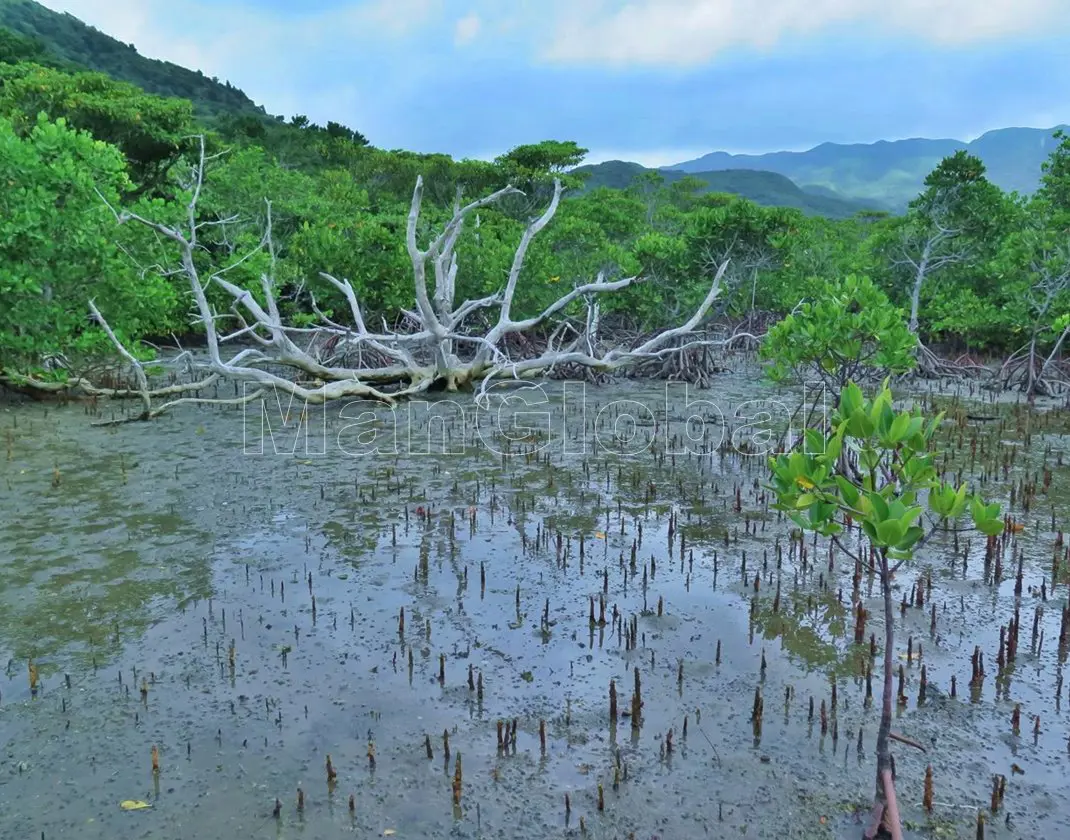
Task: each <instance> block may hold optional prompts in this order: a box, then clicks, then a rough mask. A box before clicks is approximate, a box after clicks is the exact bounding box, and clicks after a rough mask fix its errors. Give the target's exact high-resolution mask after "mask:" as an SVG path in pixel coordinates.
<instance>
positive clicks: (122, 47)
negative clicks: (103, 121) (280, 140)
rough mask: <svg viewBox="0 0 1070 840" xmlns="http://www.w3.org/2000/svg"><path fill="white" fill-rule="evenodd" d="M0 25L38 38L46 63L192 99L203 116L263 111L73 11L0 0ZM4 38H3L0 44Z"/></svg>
mask: <svg viewBox="0 0 1070 840" xmlns="http://www.w3.org/2000/svg"><path fill="white" fill-rule="evenodd" d="M0 26H2V27H5V28H7V29H9V30H11V31H12V32H15V33H17V34H19V35H22V36H25V37H27V38H30V39H32V40H34V41H36V42H38V43H39V44H40V45H41V46H42V47H43V49H44V56H45V57H46V58H48V59H51V61H49V62H48V63H51V64H55V65H59V66H66V65H75V66H76V67H77V68H78V69H88V70H95V71H97V72H100V73H106V74H107V75H108V76H111V77H112V78H113V79H118V80H120V81H124V82H130V83H132V84H135V85H137V86H138V87H140V88H142V89H143V90H146V91H148V92H149V93H155V94H157V95H159V96H177V97H181V98H183V99H188V100H190V101H191V102H192V103H193V107H194V111H195V113H196V114H197V115H198V116H200V117H202V118H209V119H211V118H215V117H220V116H242V115H264V109H263V108H262V107H260V106H258V105H257V104H256V103H255V102H253V100H251V99H250V98H249V97H248V96H246V95H245V94H244V93H243V92H242V91H240V90H239V89H238V88H236V87H234V86H233V85H231V84H230V83H229V82H221V81H219V80H218V79H213V78H210V77H208V76H205V75H204V74H203V73H202V72H200V71H199V70H189V69H187V68H185V67H180V66H179V65H177V64H172V63H171V62H169V61H157V60H156V59H153V58H146V57H145V56H143V55H140V54H139V53H138V51H137V49H135V48H134V45H133V44H124V43H122V42H121V41H117V40H116V39H115V38H112V37H111V36H110V35H105V34H104V33H103V32H100V31H99V30H97V29H95V28H94V27H92V26H89V25H88V24H85V23H83V22H82V21H80V20H78V18H76V17H74V16H73V15H69V14H66V13H63V14H61V13H59V12H54V11H52V10H51V9H48V8H45V7H44V6H42V5H41V4H40V3H35V2H33V0H0ZM5 43H6V42H4V41H0V45H3V44H5ZM0 58H2V56H0ZM35 60H38V61H39V60H40V59H39V58H35Z"/></svg>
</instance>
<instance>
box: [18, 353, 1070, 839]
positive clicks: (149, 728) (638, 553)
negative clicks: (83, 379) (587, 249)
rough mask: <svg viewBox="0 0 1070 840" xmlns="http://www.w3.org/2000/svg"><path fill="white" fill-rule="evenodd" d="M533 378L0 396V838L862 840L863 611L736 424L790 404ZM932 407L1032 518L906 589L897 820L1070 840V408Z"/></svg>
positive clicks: (1021, 516) (741, 389)
mask: <svg viewBox="0 0 1070 840" xmlns="http://www.w3.org/2000/svg"><path fill="white" fill-rule="evenodd" d="M540 387H541V389H542V390H541V391H525V392H519V394H513V396H512V397H511V399H510V400H508V401H506V403H505V407H504V409H503V410H502V413H501V414H500V415H499V413H498V410H497V406H498V403H493V404H492V408H493V410H489V411H487V410H484V411H479V410H477V407H476V405H475V404H474V403H473V402H472V400H471V398H470V397H464V398H457V400H456V401H455V402H453V401H446V400H438V401H434V402H432V403H430V404H429V405H427V406H423V405H417V406H413V407H403V408H401V409H399V410H398V411H397V412H395V413H393V414H391V413H390V412H388V411H387V410H385V409H382V408H372V407H370V406H348V407H346V408H345V409H344V410H341V411H340V410H339V409H338V408H337V407H332V408H329V410H328V411H327V412H326V413H322V411H321V410H316V409H312V410H310V411H307V412H305V413H302V412H301V411H300V410H299V408H298V407H293V406H286V405H285V404H283V405H281V406H280V405H278V404H272V403H269V404H267V405H266V406H265V407H263V408H264V410H265V411H266V414H263V413H261V408H262V407H261V406H258V405H256V404H253V405H251V406H247V407H246V408H245V409H240V408H225V409H223V408H216V407H212V408H209V407H186V408H183V409H181V410H178V411H176V412H175V413H174V414H172V415H169V416H165V417H163V418H160V419H159V420H158V421H155V422H152V423H135V424H130V425H125V426H118V427H99V426H94V425H92V424H93V422H94V421H97V420H101V419H107V418H108V417H110V416H113V414H115V415H117V414H119V413H120V412H121V411H122V410H123V409H122V407H120V406H116V405H104V404H101V406H99V407H97V406H90V405H88V404H71V405H67V406H62V407H61V406H46V405H43V404H40V403H5V404H3V405H2V406H0V445H2V446H3V450H4V451H3V452H0V456H2V459H0V511H2V516H0V666H4V665H6V667H4V669H3V670H2V671H0V743H2V744H3V755H2V763H0V836H2V837H4V838H8V837H11V838H34V840H36V838H39V837H43V838H45V839H46V840H51V838H79V840H81V839H82V838H85V840H93V838H109V840H111V839H112V838H119V837H121V838H127V837H130V838H139V837H146V838H148V837H151V838H198V840H220V839H221V838H227V840H234V838H261V837H263V838H298V837H300V838H308V840H317V839H318V838H335V837H347V836H354V835H355V836H358V837H376V836H395V837H397V838H431V837H487V838H533V840H534V838H550V837H579V836H581V835H586V836H589V837H592V838H622V840H623V838H629V837H632V836H634V837H635V838H638V839H639V840H648V838H661V839H662V840H668V839H669V838H696V837H707V836H708V837H712V838H728V837H737V836H739V837H759V838H825V837H836V838H841V837H842V838H855V837H858V836H860V834H861V830H862V820H863V818H864V815H865V811H866V808H867V806H868V804H869V801H870V799H871V797H872V787H873V776H874V757H873V748H874V741H875V734H876V727H877V719H878V710H877V708H876V706H878V705H879V697H878V698H876V699H875V702H873V703H872V704H867V703H866V700H865V697H866V680H865V676H864V674H865V668H866V663H867V662H870V661H871V660H870V651H869V645H868V639H869V635H870V634H871V633H875V634H876V636H877V638H878V639H882V638H883V627H882V625H881V619H880V615H881V611H880V610H879V609H878V606H879V605H878V602H877V601H876V600H875V599H874V598H873V597H872V596H873V595H874V594H875V592H876V588H875V587H873V586H872V584H871V582H870V581H869V580H868V579H867V578H866V577H863V578H862V579H861V580H860V582H859V586H858V590H859V596H858V597H859V598H860V599H861V602H862V603H863V604H864V605H865V606H866V607H867V608H868V609H869V610H870V613H871V618H870V619H869V622H868V624H867V627H866V631H865V638H866V642H865V643H863V644H861V645H858V644H855V641H854V639H855V615H854V609H855V604H854V603H853V601H854V597H855V596H854V588H855V584H854V575H855V568H854V563H853V561H851V560H850V559H849V558H848V557H846V556H844V555H842V554H839V553H833V554H830V551H829V547H828V546H827V544H825V543H823V542H822V541H820V540H819V541H817V542H815V541H814V540H813V539H812V538H810V537H807V538H806V540H805V542H804V543H803V544H802V546H800V544H799V543H798V542H795V541H793V540H792V539H791V536H790V531H791V529H790V527H789V523H788V521H787V520H785V519H783V518H782V517H780V516H779V515H778V514H777V513H776V512H775V511H770V509H769V505H770V501H771V500H770V498H769V496H768V493H767V492H766V490H765V489H764V487H763V483H764V481H765V475H766V472H765V470H766V463H765V459H764V458H763V457H759V456H757V455H755V454H751V453H752V451H753V450H757V449H760V448H761V447H762V446H764V445H766V444H767V443H768V441H769V440H770V439H771V438H770V437H769V435H768V434H767V433H766V432H765V431H763V429H764V425H763V423H762V422H759V421H761V420H762V418H756V417H755V416H754V415H755V414H756V412H757V411H758V410H759V409H761V408H762V407H763V406H761V405H757V404H755V403H753V402H748V401H753V400H758V399H761V400H764V399H771V398H779V399H781V400H782V402H783V404H784V405H786V406H788V407H790V408H792V409H794V407H795V406H796V405H797V404H798V403H799V402H800V400H799V398H798V397H796V396H795V395H793V394H786V393H784V394H782V393H779V392H774V391H772V390H771V389H769V388H767V387H765V386H763V385H761V384H758V383H757V382H756V377H755V376H754V375H753V373H752V372H748V373H746V374H735V375H726V376H724V377H723V378H722V379H721V380H720V381H719V382H718V383H717V387H716V388H715V389H713V390H710V391H701V392H697V391H695V390H693V389H692V390H690V391H689V392H688V393H685V392H684V388H683V386H682V385H671V386H668V387H666V386H665V385H663V384H661V383H647V384H638V383H633V382H628V383H621V384H616V385H613V386H610V387H605V388H594V387H587V388H586V389H584V388H583V386H582V385H579V384H578V383H568V384H567V385H566V384H563V383H559V382H554V383H546V384H545V385H544V386H540ZM544 398H545V402H542V400H543V399H544ZM916 398H917V399H918V400H920V401H921V402H923V403H924V405H925V407H926V408H927V409H930V408H932V407H933V406H938V407H941V408H947V409H948V419H947V421H946V422H945V424H944V427H943V431H942V432H941V435H942V441H941V446H942V449H943V451H944V452H945V454H946V459H942V461H941V466H942V468H943V469H945V471H946V473H947V476H948V477H949V478H954V477H955V476H956V475H959V474H960V475H961V477H962V480H966V481H970V482H971V483H972V484H974V485H975V486H977V487H979V488H980V489H982V490H983V491H984V492H985V493H986V494H988V495H989V496H990V497H991V498H993V499H994V500H998V501H1001V502H1002V503H1003V504H1004V505H1005V506H1007V505H1009V507H1006V511H1007V512H1008V513H1009V515H1010V516H1011V517H1013V519H1014V521H1015V523H1016V526H1015V529H1014V533H1013V534H1012V535H1011V536H1009V537H1008V538H1007V540H1006V544H1005V545H1004V546H1002V547H1001V550H1000V552H999V554H998V558H993V557H990V558H989V559H988V561H987V562H986V558H985V541H984V539H983V538H981V537H978V536H977V535H976V534H973V535H970V534H958V535H946V536H945V535H942V536H940V537H939V538H936V539H934V540H933V541H931V542H930V543H929V544H927V545H926V547H925V549H924V551H923V553H922V556H921V557H920V558H919V560H918V562H916V563H914V564H913V565H912V566H911V567H909V568H904V569H903V570H901V571H900V573H899V575H898V580H897V581H896V586H897V597H899V598H904V599H910V600H911V603H910V604H909V605H908V606H905V607H903V609H902V610H899V611H897V613H896V623H897V626H896V632H897V647H898V648H899V649H898V650H897V651H896V654H897V657H898V660H899V661H900V662H902V664H903V667H904V672H903V673H904V679H905V687H904V693H905V695H906V697H907V698H908V699H907V703H906V704H905V705H903V706H901V707H900V708H899V710H898V712H897V720H896V723H895V730H896V731H897V732H899V733H901V734H903V735H904V736H906V737H908V738H911V739H913V740H915V741H917V742H919V743H921V744H922V745H924V746H925V747H926V750H927V752H926V753H924V754H923V753H921V752H919V751H917V750H914V749H911V748H909V747H907V746H904V745H896V747H895V757H896V768H897V777H898V788H899V795H900V801H901V807H902V809H903V811H904V818H905V819H906V820H907V822H908V823H909V826H908V827H909V832H908V833H909V834H910V836H914V837H920V836H934V837H970V838H972V837H974V836H975V833H976V828H975V826H976V821H977V813H978V811H979V810H980V811H984V812H985V814H986V825H985V832H986V833H985V836H986V837H989V838H1019V837H1021V838H1025V837H1029V838H1053V839H1054V838H1059V837H1066V836H1070V789H1067V787H1066V785H1065V784H1064V782H1063V779H1064V777H1065V774H1066V771H1067V766H1068V762H1070V752H1068V741H1067V739H1068V736H1070V722H1068V721H1067V711H1066V708H1065V706H1068V705H1070V693H1068V694H1066V695H1065V696H1060V695H1062V694H1063V692H1070V686H1064V685H1063V668H1064V660H1065V650H1064V651H1060V649H1059V638H1060V626H1061V622H1062V611H1063V609H1064V607H1065V605H1066V601H1067V586H1068V580H1070V578H1068V574H1067V562H1066V548H1065V546H1064V545H1063V541H1062V537H1061V531H1062V529H1063V528H1064V527H1065V526H1066V523H1067V515H1068V512H1070V484H1068V480H1070V476H1068V470H1067V468H1066V467H1065V466H1064V463H1065V462H1066V460H1067V456H1066V450H1067V444H1068V441H1070V438H1068V437H1067V435H1068V434H1070V429H1068V428H1067V423H1066V416H1065V411H1064V409H1063V408H1062V407H1061V406H1039V407H1036V408H1027V407H1026V406H1024V405H1019V404H1016V403H1015V402H1014V401H1013V400H1004V401H1002V402H998V403H997V402H992V401H990V400H983V399H980V398H971V397H970V395H969V394H962V395H957V396H952V395H948V394H944V395H934V394H933V393H931V392H928V391H925V392H920V391H919V392H918V394H916ZM525 400H526V404H525V402H524V401H525ZM695 400H707V401H710V403H711V404H709V405H707V404H698V403H694V401H695ZM689 402H690V403H692V404H691V405H688V403H689ZM365 412H369V413H365ZM718 412H720V414H719V413H718ZM544 415H545V416H544ZM722 415H723V416H724V424H722V423H721V422H720V417H721V416H722ZM265 417H266V418H267V422H268V423H269V424H270V426H271V434H274V435H275V437H274V438H272V437H271V436H270V434H268V435H266V436H265V433H264V429H265V425H264V422H265V421H264V418H265ZM430 417H436V418H437V419H434V420H430V419H429V418H430ZM688 418H698V419H692V420H691V421H690V422H688ZM284 419H287V420H288V422H286V423H283V420H284ZM786 420H787V417H786V416H780V415H777V414H776V412H774V417H773V420H772V423H773V425H776V427H777V429H779V428H780V426H779V425H777V424H778V423H781V424H782V421H786ZM302 424H303V425H302ZM376 448H378V450H379V451H378V452H376V451H374V450H375V449H376ZM1012 496H1013V502H1012V501H1011V500H1012ZM1019 563H1020V565H1021V570H1022V571H1021V591H1020V594H1016V589H1017V588H1018V584H1017V580H1016V577H1017V573H1018V566H1019ZM997 566H999V567H1000V568H999V569H998V572H999V573H998V574H997V568H996V567H997ZM756 580H757V583H756V582H755V581H756ZM919 587H920V588H921V590H922V591H923V596H922V599H921V601H922V603H921V605H920V606H917V605H916V600H915V599H916V592H917V590H918V588H919ZM934 608H935V612H934ZM1016 609H1017V610H1018V615H1019V617H1020V621H1021V629H1020V631H1019V648H1018V653H1017V658H1016V661H1015V662H1014V663H1013V664H1009V665H1007V666H1006V667H1004V668H1002V669H999V668H998V666H997V653H998V650H999V641H1000V628H1001V626H1006V625H1008V624H1009V622H1010V621H1011V620H1012V619H1013V617H1014V615H1015V611H1016ZM592 611H593V615H594V621H593V623H592V620H591V616H592ZM603 611H604V613H603ZM402 615H403V626H402ZM934 615H935V621H934ZM603 617H604V623H603ZM633 628H634V629H633ZM633 633H634V636H633ZM629 637H633V638H634V644H632V642H631V641H629ZM975 647H979V648H980V650H981V651H982V653H983V656H984V665H985V671H986V675H985V677H984V680H983V682H982V684H981V685H980V686H975V687H974V688H972V689H971V687H970V685H969V683H970V677H971V656H972V655H973V653H974V649H975ZM908 648H909V651H910V655H909V658H908ZM31 662H32V663H33V666H34V669H35V670H36V674H37V677H36V680H37V682H36V687H35V688H36V690H35V691H33V692H31V676H30V663H31ZM922 666H924V667H925V674H926V679H927V689H926V697H925V702H924V703H920V704H919V702H918V701H919V688H920V681H921V669H922ZM873 668H874V670H875V671H876V672H877V674H876V676H877V677H878V679H877V680H875V683H876V684H875V686H874V691H875V692H879V690H880V682H879V676H880V659H879V657H878V659H877V660H875V661H874V662H873ZM998 670H1001V672H1002V673H1001V675H998V674H997V671H998ZM637 673H638V676H639V681H640V688H641V703H642V705H641V718H640V719H641V725H640V726H639V727H635V726H633V722H632V718H631V717H630V715H629V713H630V711H631V709H632V698H633V692H634V687H635V679H636V674H637ZM952 677H954V678H955V680H956V683H957V686H956V688H957V690H956V696H955V697H951V681H952ZM611 682H612V684H613V686H614V688H615V691H616V694H617V707H618V718H617V720H616V722H615V723H614V722H613V721H612V720H611V718H610V696H609V695H610V685H611ZM756 691H757V692H758V693H759V694H760V696H761V698H762V705H763V714H762V721H761V726H760V729H758V728H756V727H755V725H754V723H753V722H752V719H751V718H752V711H753V707H754V703H755V695H756ZM833 697H835V703H833ZM811 703H812V704H813V706H812V708H813V709H814V710H815V711H814V712H813V714H812V715H811V711H810V710H811ZM823 704H824V707H825V718H826V724H825V726H824V727H823V726H822V721H821V717H822V716H821V712H820V709H821V707H822V705H823ZM1016 704H1020V714H1021V724H1020V734H1018V735H1014V734H1013V733H1012V727H1011V716H1012V713H1013V711H1014V709H1015V705H1016ZM1038 718H1039V723H1038V722H1037V719H1038ZM823 728H824V730H825V731H824V733H823V732H822V730H823ZM513 732H515V738H514V737H512V733H513ZM670 732H671V733H672V735H671V737H670V735H669V733H670ZM860 732H861V742H859V733H860ZM447 740H448V750H449V753H448V755H447V752H446V743H445V742H446V741H447ZM859 743H861V751H860V750H859ZM154 747H155V748H156V754H157V756H158V764H159V772H158V773H154V772H153V769H152V763H153V748H154ZM328 755H329V756H330V762H331V765H332V768H333V771H334V773H335V774H336V775H335V777H334V779H333V781H329V780H328V771H327V760H328V759H327V757H328ZM458 756H459V757H460V763H461V767H462V779H461V785H460V802H459V804H455V801H454V779H455V774H456V770H457V763H458ZM930 764H931V765H932V768H933V778H934V788H935V807H934V810H933V812H932V814H927V813H926V812H925V810H924V809H923V808H922V804H921V803H922V790H923V782H924V778H925V772H926V767H927V766H928V765H930ZM995 774H1002V775H1004V776H1006V792H1005V796H1004V802H1003V806H1002V807H1001V808H1000V809H999V810H998V811H997V812H996V813H991V811H990V803H991V790H992V783H993V776H994V775H995ZM299 791H300V792H301V794H300V796H301V797H302V798H303V807H301V808H299V807H298V800H299ZM566 796H567V801H568V809H567V810H566ZM351 797H352V810H350V801H351V800H350V798H351ZM600 798H601V801H602V805H601V807H599V800H600ZM276 799H277V800H278V803H279V806H280V807H279V813H278V815H275V814H274V813H273V812H274V811H275V808H276ZM124 801H133V802H136V803H144V804H145V805H147V806H148V807H143V808H138V809H136V810H124V809H123V808H122V807H121V806H120V803H122V802H124Z"/></svg>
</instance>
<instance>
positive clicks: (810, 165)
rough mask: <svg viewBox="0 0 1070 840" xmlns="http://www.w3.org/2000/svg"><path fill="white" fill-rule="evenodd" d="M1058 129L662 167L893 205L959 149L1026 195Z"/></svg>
mask: <svg viewBox="0 0 1070 840" xmlns="http://www.w3.org/2000/svg"><path fill="white" fill-rule="evenodd" d="M1057 128H1063V129H1067V128H1070V127H1068V126H1066V125H1063V126H1056V127H1055V128H1047V129H1040V128H1000V129H996V130H994V131H989V132H987V133H985V134H982V135H981V136H980V137H978V138H977V139H976V140H974V141H972V142H970V143H967V142H964V141H962V140H925V139H920V138H915V139H911V140H893V141H888V140H881V141H878V142H876V143H855V144H851V145H842V144H839V143H822V144H821V145H820V146H815V147H814V148H812V149H810V150H809V151H806V152H771V153H769V154H764V155H731V154H728V153H727V152H712V153H711V154H708V155H703V156H702V157H700V158H697V159H696V160H688V161H684V162H683V163H677V164H674V165H673V166H668V167H664V170H665V171H680V172H686V173H690V174H698V173H703V174H707V173H710V172H720V171H725V170H740V169H750V170H761V171H766V172H776V173H779V174H780V175H784V176H786V177H788V178H790V179H791V180H792V181H794V182H795V183H796V184H798V185H799V186H801V187H802V188H803V189H805V190H807V191H813V190H814V189H815V188H823V189H825V190H832V191H834V194H837V195H839V196H841V197H844V196H846V197H850V198H853V199H860V200H868V201H876V202H879V203H880V204H882V205H885V206H888V207H891V208H893V209H896V210H901V209H903V208H904V207H905V206H906V205H907V203H908V202H909V201H910V200H911V199H913V198H914V197H915V196H917V194H918V193H919V192H921V190H922V186H923V182H924V180H925V176H926V175H928V174H929V173H930V172H931V171H932V170H933V168H934V167H935V166H936V165H937V164H938V163H939V162H940V161H941V160H942V159H943V158H945V157H946V156H948V155H950V154H954V153H955V152H956V151H958V150H959V149H965V150H967V151H968V152H970V153H971V154H974V155H976V156H977V157H979V158H980V159H981V160H982V161H984V163H985V166H986V167H987V169H988V177H989V178H990V179H991V180H992V182H993V183H996V184H998V185H999V186H1001V187H1002V188H1003V189H1005V190H1017V191H1018V192H1021V193H1030V192H1033V190H1035V189H1036V187H1037V185H1038V183H1039V179H1040V174H1041V173H1040V165H1041V163H1043V162H1044V160H1045V159H1046V158H1047V157H1048V155H1049V154H1051V152H1052V150H1053V149H1054V148H1055V147H1056V145H1057V143H1056V141H1055V140H1053V139H1052V134H1053V133H1054V132H1055V131H1056V129H1057Z"/></svg>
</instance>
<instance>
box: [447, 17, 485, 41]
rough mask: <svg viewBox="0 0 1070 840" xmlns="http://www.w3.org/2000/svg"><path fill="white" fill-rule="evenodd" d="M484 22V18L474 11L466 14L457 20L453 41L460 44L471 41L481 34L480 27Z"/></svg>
mask: <svg viewBox="0 0 1070 840" xmlns="http://www.w3.org/2000/svg"><path fill="white" fill-rule="evenodd" d="M482 23H483V21H482V19H481V18H480V17H479V15H477V14H475V13H474V12H473V13H471V14H468V15H465V16H464V17H463V18H461V19H460V20H459V21H457V28H456V29H455V30H454V34H453V42H454V43H455V44H457V45H458V46H463V45H464V44H468V43H471V42H472V41H474V40H475V38H476V36H477V35H478V34H479V28H480V26H481V25H482Z"/></svg>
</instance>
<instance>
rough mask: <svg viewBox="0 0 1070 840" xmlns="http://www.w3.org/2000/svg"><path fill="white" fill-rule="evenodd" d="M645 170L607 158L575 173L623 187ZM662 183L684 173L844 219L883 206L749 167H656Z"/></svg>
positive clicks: (723, 188)
mask: <svg viewBox="0 0 1070 840" xmlns="http://www.w3.org/2000/svg"><path fill="white" fill-rule="evenodd" d="M651 171H653V170H650V169H647V168H646V167H645V166H641V165H640V164H638V163H629V162H627V161H622V160H610V161H606V162H604V163H598V164H592V165H586V166H579V167H577V168H576V169H575V172H577V173H588V177H587V182H586V185H585V188H586V189H596V188H597V187H611V188H613V189H626V188H627V187H629V186H631V185H632V183H634V181H635V179H636V178H638V177H639V176H640V175H642V174H643V173H645V172H651ZM659 174H660V175H661V176H662V177H663V178H664V179H665V182H666V183H672V182H673V181H678V180H680V179H681V178H684V177H687V176H688V175H690V176H692V177H695V178H698V179H699V180H701V181H704V182H705V183H706V185H707V186H706V189H707V190H708V191H710V192H722V193H731V194H733V195H738V196H741V197H743V198H747V199H750V200H751V201H753V202H755V203H756V204H762V205H765V206H767V207H794V208H795V209H797V210H801V211H803V212H804V213H806V214H807V215H812V216H827V217H829V218H832V219H844V218H847V217H849V216H853V215H855V214H856V213H858V212H861V211H864V210H883V209H886V208H884V206H883V205H881V204H880V203H879V202H873V201H857V200H854V199H849V198H844V197H843V196H841V195H837V194H836V192H835V191H834V190H830V189H827V188H824V187H816V188H814V189H813V190H811V189H801V188H799V187H798V186H797V185H796V184H795V183H793V182H792V181H791V180H790V179H789V178H786V177H785V176H783V175H779V174H777V173H776V172H762V171H756V170H751V169H731V170H725V171H719V172H703V171H695V172H681V171H673V170H660V171H659Z"/></svg>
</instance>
